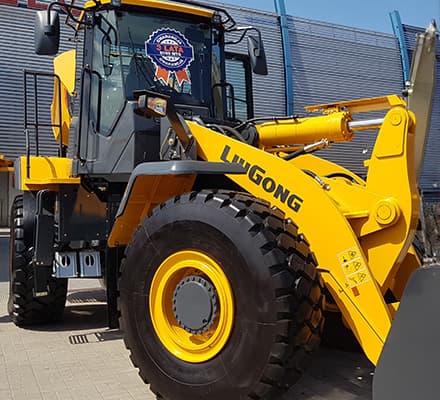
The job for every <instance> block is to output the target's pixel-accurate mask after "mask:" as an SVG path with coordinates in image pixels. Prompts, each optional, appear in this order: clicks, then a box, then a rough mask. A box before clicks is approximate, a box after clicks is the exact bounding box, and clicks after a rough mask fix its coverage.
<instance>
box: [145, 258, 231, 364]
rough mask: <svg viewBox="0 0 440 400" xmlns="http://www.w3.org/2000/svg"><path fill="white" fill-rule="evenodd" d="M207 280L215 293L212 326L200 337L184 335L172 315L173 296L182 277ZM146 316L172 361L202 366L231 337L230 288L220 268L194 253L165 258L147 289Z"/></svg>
mask: <svg viewBox="0 0 440 400" xmlns="http://www.w3.org/2000/svg"><path fill="white" fill-rule="evenodd" d="M191 275H197V276H201V277H203V278H204V279H208V280H209V281H210V282H211V283H212V285H213V286H214V288H215V290H216V292H217V312H216V315H215V320H214V322H213V324H212V326H211V327H210V328H209V330H207V331H206V332H203V333H202V334H193V333H190V332H187V331H186V330H185V329H184V328H183V327H182V326H181V325H180V324H179V323H178V322H177V320H176V317H175V316H174V313H173V295H174V290H175V289H176V287H177V285H178V284H179V282H181V281H182V280H183V279H185V277H188V276H191ZM149 307H150V315H151V320H152V323H153V327H154V330H155V331H156V334H157V336H158V337H159V339H160V341H161V342H162V344H163V345H164V347H165V348H166V349H167V350H168V351H169V352H170V353H171V354H173V355H174V356H175V357H177V358H179V359H181V360H183V361H187V362H191V363H202V362H205V361H208V360H210V359H211V358H213V357H215V356H216V355H217V354H219V353H220V351H221V350H222V349H223V348H224V346H225V344H226V342H227V341H228V339H229V336H230V335H231V331H232V326H233V321H234V299H233V294H232V289H231V285H230V284H229V281H228V278H227V277H226V275H225V273H224V272H223V269H222V268H221V267H220V265H219V264H218V263H217V262H216V261H214V260H213V259H212V258H211V257H209V256H207V255H206V254H203V253H201V252H198V251H193V250H185V251H180V252H177V253H174V254H172V255H171V256H169V257H168V258H167V259H166V260H165V261H163V262H162V264H161V265H160V266H159V268H158V270H157V271H156V273H155V275H154V278H153V281H152V284H151V289H150V297H149Z"/></svg>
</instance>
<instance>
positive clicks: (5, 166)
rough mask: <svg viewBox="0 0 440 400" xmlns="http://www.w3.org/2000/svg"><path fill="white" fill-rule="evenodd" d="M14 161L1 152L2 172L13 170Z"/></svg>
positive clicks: (0, 170)
mask: <svg viewBox="0 0 440 400" xmlns="http://www.w3.org/2000/svg"><path fill="white" fill-rule="evenodd" d="M13 171H14V166H13V162H12V161H10V160H8V159H7V158H5V156H4V155H3V154H0V172H13Z"/></svg>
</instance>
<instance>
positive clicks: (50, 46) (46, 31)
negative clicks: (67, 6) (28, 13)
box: [34, 10, 60, 56]
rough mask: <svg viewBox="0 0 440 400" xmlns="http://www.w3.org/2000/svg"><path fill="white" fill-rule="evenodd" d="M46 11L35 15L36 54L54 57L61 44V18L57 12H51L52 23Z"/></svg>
mask: <svg viewBox="0 0 440 400" xmlns="http://www.w3.org/2000/svg"><path fill="white" fill-rule="evenodd" d="M47 19H48V12H47V11H46V10H43V11H37V12H36V14H35V31H34V35H35V36H34V37H35V53H37V54H39V55H46V56H53V55H55V54H57V53H58V48H59V44H60V18H59V16H58V13H57V12H56V11H50V21H48V20H47Z"/></svg>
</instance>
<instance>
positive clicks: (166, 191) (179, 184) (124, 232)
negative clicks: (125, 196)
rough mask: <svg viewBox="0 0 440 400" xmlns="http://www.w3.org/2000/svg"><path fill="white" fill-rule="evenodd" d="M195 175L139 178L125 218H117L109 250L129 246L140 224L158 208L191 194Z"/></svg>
mask: <svg viewBox="0 0 440 400" xmlns="http://www.w3.org/2000/svg"><path fill="white" fill-rule="evenodd" d="M195 178H196V176H195V175H143V176H139V177H137V178H136V182H135V184H134V186H133V188H132V190H131V193H130V201H129V202H128V204H127V206H126V208H125V211H124V214H123V215H122V216H120V217H118V218H117V220H116V222H115V224H114V225H113V228H112V232H111V234H110V237H109V239H108V243H107V244H108V246H109V247H116V246H121V245H126V244H127V243H129V242H130V240H131V236H132V234H133V232H134V231H135V229H136V227H137V226H138V225H139V224H140V223H141V221H142V220H143V219H144V218H145V217H146V216H147V215H148V214H149V213H150V212H151V211H152V210H153V208H154V207H155V206H157V205H158V204H160V203H162V202H164V201H166V200H168V199H169V198H171V197H173V196H176V195H179V194H183V193H186V192H189V191H191V189H192V186H193V184H194V180H195Z"/></svg>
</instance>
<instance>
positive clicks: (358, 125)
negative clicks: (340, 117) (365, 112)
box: [348, 118, 384, 131]
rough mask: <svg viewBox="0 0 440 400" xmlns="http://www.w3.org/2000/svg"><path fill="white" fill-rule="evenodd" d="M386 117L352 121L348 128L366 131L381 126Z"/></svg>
mask: <svg viewBox="0 0 440 400" xmlns="http://www.w3.org/2000/svg"><path fill="white" fill-rule="evenodd" d="M383 121H384V118H376V119H365V120H363V121H350V122H348V128H349V129H350V130H351V131H366V130H368V129H377V128H380V127H381V125H382V124H383Z"/></svg>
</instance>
